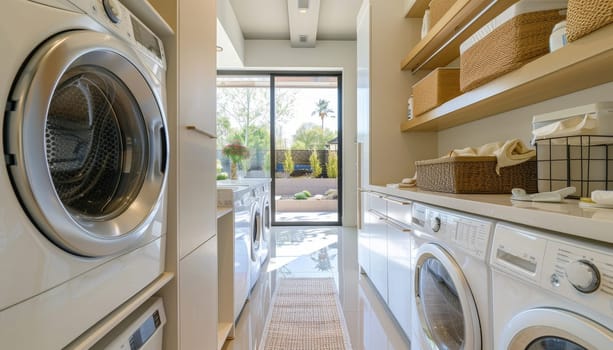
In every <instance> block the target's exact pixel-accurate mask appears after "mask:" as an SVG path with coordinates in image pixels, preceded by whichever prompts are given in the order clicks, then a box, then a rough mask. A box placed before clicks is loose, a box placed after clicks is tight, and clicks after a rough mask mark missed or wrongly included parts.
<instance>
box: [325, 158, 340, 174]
mask: <svg viewBox="0 0 613 350" xmlns="http://www.w3.org/2000/svg"><path fill="white" fill-rule="evenodd" d="M326 171H327V173H328V178H331V179H336V178H337V177H338V155H337V154H336V152H330V153H329V154H328V163H327V164H326Z"/></svg>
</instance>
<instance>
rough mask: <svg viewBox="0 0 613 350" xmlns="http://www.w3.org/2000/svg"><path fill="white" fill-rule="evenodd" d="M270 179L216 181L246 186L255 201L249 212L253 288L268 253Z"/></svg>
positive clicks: (250, 268) (223, 183) (251, 284)
mask: <svg viewBox="0 0 613 350" xmlns="http://www.w3.org/2000/svg"><path fill="white" fill-rule="evenodd" d="M270 181H271V180H270V179H269V178H244V179H238V180H222V181H218V182H217V183H218V185H221V186H248V187H249V190H250V193H251V196H252V200H253V201H254V202H255V206H254V207H253V211H252V213H251V230H250V237H251V242H250V267H249V275H250V277H249V289H250V290H251V289H253V287H254V286H255V284H256V283H257V281H258V280H259V278H260V275H261V273H262V265H263V264H264V263H265V262H266V260H267V258H268V255H269V245H270V243H269V242H270V229H271V217H270V215H271V211H270V199H269V198H270Z"/></svg>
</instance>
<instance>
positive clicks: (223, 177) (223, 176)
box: [217, 172, 228, 180]
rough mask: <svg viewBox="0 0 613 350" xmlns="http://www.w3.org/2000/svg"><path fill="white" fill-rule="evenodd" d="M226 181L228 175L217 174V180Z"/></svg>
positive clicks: (223, 173) (224, 173)
mask: <svg viewBox="0 0 613 350" xmlns="http://www.w3.org/2000/svg"><path fill="white" fill-rule="evenodd" d="M227 179H228V173H226V172H221V173H219V174H217V180H227Z"/></svg>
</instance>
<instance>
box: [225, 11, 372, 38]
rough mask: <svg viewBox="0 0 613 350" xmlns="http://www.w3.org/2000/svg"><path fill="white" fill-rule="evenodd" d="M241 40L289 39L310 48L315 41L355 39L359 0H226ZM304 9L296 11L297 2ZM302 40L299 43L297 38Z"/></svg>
mask: <svg viewBox="0 0 613 350" xmlns="http://www.w3.org/2000/svg"><path fill="white" fill-rule="evenodd" d="M229 1H230V4H231V5H232V8H233V9H234V13H235V14H236V18H237V20H238V23H239V25H240V28H241V31H242V34H243V37H244V39H245V40H291V42H292V46H293V47H314V46H315V43H316V41H317V40H355V36H356V34H355V27H356V16H357V13H358V10H359V8H360V6H361V4H362V0H255V1H254V0H229ZM299 2H301V4H302V5H303V6H304V2H307V3H308V9H307V10H306V11H305V12H304V13H303V12H299V10H298V3H299ZM301 35H302V36H303V37H302V40H300V39H301V38H300V36H301Z"/></svg>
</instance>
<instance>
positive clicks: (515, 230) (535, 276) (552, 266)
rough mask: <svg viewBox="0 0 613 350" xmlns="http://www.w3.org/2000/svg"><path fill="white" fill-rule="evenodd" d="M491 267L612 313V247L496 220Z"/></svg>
mask: <svg viewBox="0 0 613 350" xmlns="http://www.w3.org/2000/svg"><path fill="white" fill-rule="evenodd" d="M490 261H491V262H492V266H493V268H494V269H497V270H502V271H505V272H507V273H511V274H512V275H514V276H517V277H520V278H522V279H524V280H527V281H530V282H532V283H534V284H537V285H540V286H541V287H542V288H545V289H547V290H550V291H552V292H554V293H556V294H560V295H563V296H565V297H567V298H569V299H571V300H574V301H576V302H579V303H582V304H585V305H586V306H589V307H591V308H597V309H598V310H609V313H610V314H611V313H613V248H611V247H610V246H605V245H602V246H601V245H598V244H596V243H592V242H583V241H578V240H572V239H568V238H566V237H563V236H557V235H553V234H547V233H544V232H534V231H530V230H528V229H525V228H522V227H519V226H515V225H510V224H502V223H499V224H498V225H496V229H495V231H494V239H493V245H492V253H491V260H490Z"/></svg>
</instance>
